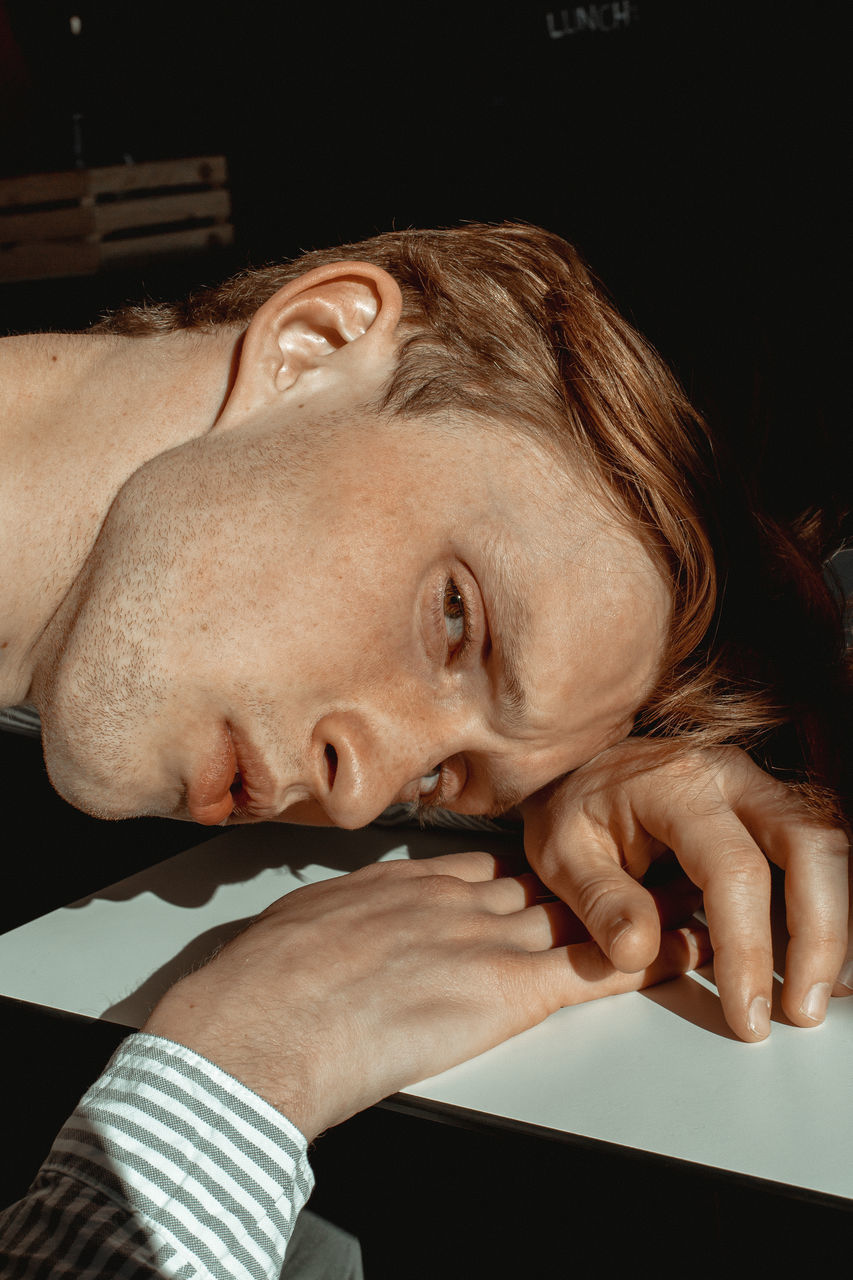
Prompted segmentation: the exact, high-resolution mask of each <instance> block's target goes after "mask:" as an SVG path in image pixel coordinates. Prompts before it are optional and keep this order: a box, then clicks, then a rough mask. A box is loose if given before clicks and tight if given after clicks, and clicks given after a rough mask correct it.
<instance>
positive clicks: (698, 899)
mask: <svg viewBox="0 0 853 1280" xmlns="http://www.w3.org/2000/svg"><path fill="white" fill-rule="evenodd" d="M519 880H520V881H523V882H524V883H523V884H518V883H517V882H516V881H515V880H506V881H494V882H493V883H492V884H490V885H487V886H483V887H484V889H485V890H486V891H487V892H488V893H489V895H492V893H493V891H494V890H495V889H497V888H498V886H499V885H504V884H505V885H506V886H507V887H508V888H510V887H514V894H513V896H514V897H516V898H517V897H518V894H519V893H520V892H522V891H525V892H526V893H527V894H528V897H527V901H528V903H530V905H529V906H527V907H525V908H524V909H523V910H518V911H516V912H515V919H514V920H513V922H512V926H511V927H510V928H508V929H506V930H504V931H503V936H504V937H505V938H506V939H507V940H508V941H510V942H511V944H512V945H514V946H517V947H520V948H522V949H524V950H526V951H544V950H545V949H546V948H548V947H560V946H568V945H569V944H571V943H577V942H588V941H589V940H590V937H589V930H588V929H586V927H585V926H584V924H583V921H581V920H579V919H578V917H577V916H576V915H575V913H574V911H572V909H571V908H570V907H568V906H567V905H566V904H565V903H564V902H561V901H560V900H559V899H558V898H554V897H553V896H552V895H550V894H548V893H547V890H545V887H544V885H543V884H542V882H541V880H539V879H538V877H537V876H534V875H530V876H520V877H519ZM652 897H653V899H654V902H655V907H656V909H657V912H658V916H659V918H660V921H661V925H662V927H663V928H664V929H675V928H676V927H677V926H679V925H684V924H686V923H687V922H688V921H689V920H690V917H691V916H692V915H693V913H694V912H695V911H697V910H698V909H699V907H700V906H701V905H702V894H701V892H700V890H699V889H697V888H696V886H695V885H694V884H691V883H690V881H689V880H688V879H687V877H686V876H683V875H682V876H680V877H679V879H678V880H674V881H672V883H670V884H667V885H664V886H661V887H660V888H658V889H655V890H653V892H652ZM537 898H539V899H544V900H540V901H538V902H537V901H536V899H537ZM509 902H510V895H509V893H507V894H506V897H505V898H504V900H503V902H502V903H501V907H506V906H507V905H508V904H509ZM493 909H495V908H493ZM694 923H695V922H694Z"/></svg>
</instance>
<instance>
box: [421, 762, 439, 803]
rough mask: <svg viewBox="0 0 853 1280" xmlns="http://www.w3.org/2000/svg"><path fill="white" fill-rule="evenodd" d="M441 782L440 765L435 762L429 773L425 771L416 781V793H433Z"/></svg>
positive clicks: (426, 794) (429, 794)
mask: <svg viewBox="0 0 853 1280" xmlns="http://www.w3.org/2000/svg"><path fill="white" fill-rule="evenodd" d="M440 782H441V765H440V764H437V765H436V766H435V768H434V769H433V770H432V771H431V772H430V773H425V774H424V775H423V777H422V778H421V779H420V781H419V782H418V795H419V796H431V795H434V794H435V792H436V790H437V788H438V784H439V783H440Z"/></svg>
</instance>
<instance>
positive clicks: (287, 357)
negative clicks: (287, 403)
mask: <svg viewBox="0 0 853 1280" xmlns="http://www.w3.org/2000/svg"><path fill="white" fill-rule="evenodd" d="M402 307H403V300H402V296H401V294H400V289H399V286H398V285H397V283H396V281H395V280H394V279H393V278H392V277H391V276H390V275H389V274H388V273H387V272H386V271H383V270H382V268H381V267H376V266H374V265H373V264H372V263H369V262H337V263H332V264H330V265H328V266H325V267H318V268H316V269H315V270H314V271H309V272H307V273H306V274H305V275H304V276H300V277H299V278H298V279H296V280H292V281H290V283H289V284H286V285H285V286H284V287H283V288H282V289H279V290H278V292H277V293H275V294H273V296H272V297H271V298H269V299H268V300H267V301H266V302H265V303H264V304H263V306H262V307H260V308H259V310H258V311H257V312H256V314H255V315H254V317H253V318H252V321H251V323H250V325H249V328H248V329H247V330H246V333H245V335H244V338H243V346H242V351H241V355H240V364H239V368H238V371H237V380H236V382H235V385H234V390H233V392H232V400H236V401H237V403H239V404H241V405H242V407H243V408H245V409H251V408H253V407H257V406H258V405H260V404H261V403H264V402H267V401H268V400H269V399H270V398H272V397H274V396H276V395H280V394H282V393H286V392H288V391H289V390H290V389H291V388H293V387H295V386H296V384H297V383H299V384H300V393H302V392H303V391H304V392H306V393H308V391H309V390H311V389H315V388H318V387H320V386H321V385H323V384H324V381H328V379H327V378H325V375H327V374H331V373H332V372H334V371H336V370H338V369H339V368H340V371H342V372H343V371H344V365H343V363H342V361H341V360H340V359H337V360H336V357H341V356H343V357H344V358H345V359H346V362H347V363H346V373H347V375H348V376H350V377H352V376H354V374H355V373H357V372H358V371H361V373H369V371H370V369H371V368H372V367H373V366H374V365H375V366H376V367H377V368H378V367H379V365H378V364H377V362H379V363H380V364H382V365H383V366H384V364H386V363H387V359H388V356H389V354H390V353H391V352H393V350H394V349H395V348H396V336H395V333H396V329H397V324H398V322H399V319H400V314H401V312H402Z"/></svg>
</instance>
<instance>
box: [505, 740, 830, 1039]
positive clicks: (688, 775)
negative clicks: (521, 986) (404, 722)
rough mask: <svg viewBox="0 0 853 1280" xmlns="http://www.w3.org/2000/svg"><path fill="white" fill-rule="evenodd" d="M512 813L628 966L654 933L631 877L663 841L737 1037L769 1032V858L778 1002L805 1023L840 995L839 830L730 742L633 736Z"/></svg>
mask: <svg viewBox="0 0 853 1280" xmlns="http://www.w3.org/2000/svg"><path fill="white" fill-rule="evenodd" d="M522 813H523V816H524V824H525V850H526V853H527V856H528V859H529V861H530V864H531V866H532V867H533V868H534V870H535V871H536V873H537V874H538V875H539V876H540V877H541V878H542V880H543V881H544V882H545V884H547V885H548V887H549V888H551V889H552V890H553V891H554V892H555V893H556V894H558V895H559V896H560V898H562V899H563V900H564V901H565V902H567V903H568V904H569V905H570V906H571V907H572V908H573V909H574V910H575V911H576V912H577V914H578V916H579V917H580V919H581V920H582V921H583V923H584V924H585V925H586V927H587V928H588V929H589V932H590V933H591V935H592V937H593V938H595V940H596V941H597V942H598V944H599V945H600V946H601V948H602V950H603V951H604V952H605V954H606V955H607V956H609V958H610V960H611V961H612V963H613V964H614V965H615V966H616V967H617V968H618V969H622V970H624V971H625V972H627V973H630V972H633V971H635V970H642V969H644V968H645V967H646V966H647V965H648V964H649V963H650V962H651V960H652V959H653V957H654V956H655V954H656V951H657V946H658V938H659V936H660V930H659V922H658V917H657V912H656V911H655V908H654V904H653V902H652V899H651V897H650V895H649V894H648V892H647V891H646V890H645V889H644V888H643V887H642V886H641V885H640V884H639V883H637V882H638V881H639V880H640V879H641V878H642V877H643V876H644V875H645V873H646V871H647V870H648V868H649V866H650V864H651V863H652V861H653V860H654V859H656V858H658V857H659V856H660V855H661V854H662V853H663V852H665V851H668V850H672V851H674V853H675V854H676V856H677V858H678V861H679V862H680V864H681V866H682V867H683V868H684V870H685V871H686V873H687V875H688V876H689V877H690V879H691V880H692V881H693V883H694V884H696V885H698V886H699V888H700V889H702V890H703V892H704V905H705V913H706V916H707V919H708V924H709V927H710V934H711V943H712V946H713V949H714V971H715V977H716V982H717V987H718V989H719V993H720V999H721V1001H722V1004H723V1011H724V1013H725V1016H726V1019H727V1021H728V1023H729V1025H730V1026H731V1028H732V1029H733V1030H734V1031H735V1032H737V1034H738V1035H739V1036H741V1037H742V1038H743V1039H744V1040H763V1039H764V1038H765V1036H767V1035H768V1033H769V1031H770V1002H771V994H772V988H773V955H772V949H771V937H770V869H769V866H768V861H767V860H768V859H770V860H771V861H773V862H774V863H776V864H777V865H778V866H779V867H781V868H783V869H784V871H785V901H786V912H787V925H788V932H789V935H790V941H789V944H788V951H787V959H786V964H785V982H784V988H783V995H782V1005H783V1008H784V1010H785V1013H786V1014H787V1016H788V1017H789V1018H790V1019H791V1021H792V1022H795V1023H796V1024H797V1025H798V1026H801V1027H810V1026H815V1025H816V1024H817V1023H820V1022H822V1021H823V1018H824V1014H825V1012H826V1006H827V1002H828V999H829V996H830V993H832V994H835V995H849V994H850V991H849V990H848V989H847V987H845V986H843V985H841V984H840V983H838V982H837V979H838V976H839V970H840V969H841V966H842V964H843V962H844V959H845V956H846V955H847V916H848V861H849V843H848V839H847V836H846V834H845V833H844V832H843V831H841V830H838V829H834V828H831V827H827V826H825V825H823V824H821V823H819V822H817V821H816V820H815V819H814V818H813V817H812V816H811V815H810V814H809V812H808V811H807V810H806V809H805V807H804V805H803V804H802V802H801V800H799V799H798V797H797V795H796V793H795V792H794V791H792V790H791V789H789V788H788V787H786V786H785V785H784V784H783V783H781V782H779V781H777V780H776V779H774V778H771V777H770V776H769V775H768V774H766V773H764V772H763V771H762V770H761V769H759V768H758V766H757V765H755V764H754V763H753V762H752V761H751V760H750V759H749V757H748V756H747V755H746V754H745V753H744V752H742V751H739V750H738V749H737V748H735V747H724V748H719V749H714V750H707V751H697V750H685V749H683V748H674V745H673V744H672V743H669V744H666V743H660V742H651V741H643V740H641V739H633V740H630V741H627V742H624V743H620V744H619V745H618V746H616V747H612V748H610V750H608V751H605V752H603V753H602V754H601V755H600V756H597V757H596V759H595V760H592V761H590V763H589V764H587V765H584V766H583V768H581V769H578V770H577V771H576V772H575V773H572V774H570V775H569V776H568V777H567V778H565V779H563V781H561V782H558V783H555V784H552V785H551V786H550V787H547V788H545V790H544V791H542V792H539V793H538V794H537V795H536V796H534V797H531V799H530V800H528V801H526V802H525V803H524V805H523V806H522ZM844 977H845V978H846V980H847V981H848V982H849V981H850V975H849V973H848V972H847V966H846V965H845V970H844Z"/></svg>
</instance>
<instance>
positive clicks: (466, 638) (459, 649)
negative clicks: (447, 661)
mask: <svg viewBox="0 0 853 1280" xmlns="http://www.w3.org/2000/svg"><path fill="white" fill-rule="evenodd" d="M451 595H452V596H455V597H456V598H457V599H458V601H459V606H460V608H461V610H462V639H461V640H460V641H459V643H458V644H457V646H456V648H455V649H451V650H450V654H449V656H450V658H451V660H452V661H454V662H456V661H458V659H460V658H462V657H464V656H465V654H466V653H467V651H468V647H469V645H470V644H471V610H470V609H469V608H468V602H467V600H466V598H465V592H464V591H463V590H462V588H461V587H460V586H459V584H458V583H457V581H456V579H455V578H452V577H449V578H447V579H446V581H445V583H444V590H443V591H442V593H441V600H440V602H439V603H438V605H437V608H438V614H439V619H438V621H439V625H440V627H444V625H445V620H446V618H447V604H448V598H449V597H450V596H451ZM445 634H446V629H445Z"/></svg>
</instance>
